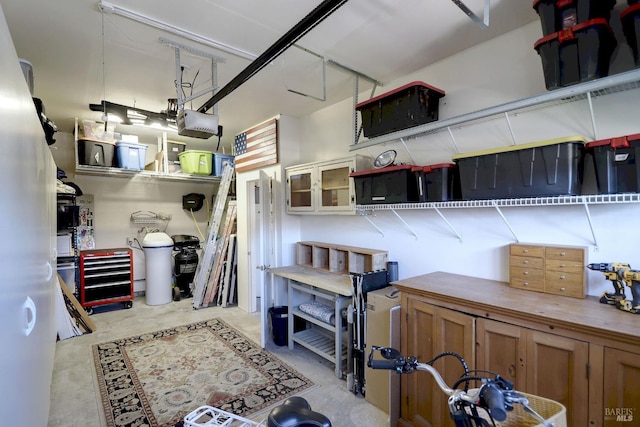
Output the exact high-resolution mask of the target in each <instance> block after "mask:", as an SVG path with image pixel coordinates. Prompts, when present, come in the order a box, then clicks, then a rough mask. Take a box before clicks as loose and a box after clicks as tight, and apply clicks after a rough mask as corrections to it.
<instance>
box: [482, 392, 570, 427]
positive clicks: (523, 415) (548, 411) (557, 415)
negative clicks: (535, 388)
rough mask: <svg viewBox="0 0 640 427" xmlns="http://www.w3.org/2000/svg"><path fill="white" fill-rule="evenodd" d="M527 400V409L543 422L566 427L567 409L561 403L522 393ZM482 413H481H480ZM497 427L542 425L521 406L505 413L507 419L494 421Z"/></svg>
mask: <svg viewBox="0 0 640 427" xmlns="http://www.w3.org/2000/svg"><path fill="white" fill-rule="evenodd" d="M522 395H523V396H525V397H526V398H527V399H529V407H530V408H531V409H533V410H534V411H536V412H537V413H538V414H540V416H542V417H544V419H545V420H547V421H550V422H552V423H553V425H554V427H567V409H566V408H565V407H564V405H562V404H561V403H558V402H556V401H555V400H551V399H546V398H544V397H540V396H535V395H533V394H527V393H522ZM480 412H482V411H480ZM496 426H498V427H542V426H543V425H542V424H541V423H540V422H539V421H538V420H537V419H536V418H534V417H533V416H532V415H531V414H529V413H528V412H526V411H525V410H524V408H523V407H522V405H514V407H513V411H511V412H507V419H506V420H505V421H502V422H498V421H496Z"/></svg>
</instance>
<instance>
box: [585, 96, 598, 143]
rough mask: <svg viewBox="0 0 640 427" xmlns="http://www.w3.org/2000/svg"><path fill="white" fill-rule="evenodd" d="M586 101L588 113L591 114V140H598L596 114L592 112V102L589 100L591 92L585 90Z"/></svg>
mask: <svg viewBox="0 0 640 427" xmlns="http://www.w3.org/2000/svg"><path fill="white" fill-rule="evenodd" d="M587 101H588V102H589V113H590V114H591V127H592V128H593V140H594V141H597V140H598V130H597V129H596V116H595V114H594V113H593V102H592V100H591V92H587Z"/></svg>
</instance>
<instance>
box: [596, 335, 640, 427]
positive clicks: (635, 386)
mask: <svg viewBox="0 0 640 427" xmlns="http://www.w3.org/2000/svg"><path fill="white" fill-rule="evenodd" d="M603 376H604V390H605V395H604V408H603V411H604V424H603V425H604V426H605V427H613V426H620V425H625V424H626V425H632V424H633V423H637V422H638V420H639V419H640V403H639V402H640V354H638V353H632V352H629V351H623V350H618V349H614V348H605V349H604V375H603Z"/></svg>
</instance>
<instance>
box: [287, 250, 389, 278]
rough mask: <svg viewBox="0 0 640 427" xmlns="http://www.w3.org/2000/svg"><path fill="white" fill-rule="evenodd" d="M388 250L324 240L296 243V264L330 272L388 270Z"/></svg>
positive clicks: (345, 272)
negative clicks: (344, 244) (343, 244)
mask: <svg viewBox="0 0 640 427" xmlns="http://www.w3.org/2000/svg"><path fill="white" fill-rule="evenodd" d="M387 261H388V252H387V251H383V250H379V249H367V248H357V247H354V246H342V245H333V244H330V243H322V242H298V243H296V264H297V265H301V266H305V267H311V268H314V269H317V270H320V271H327V272H330V273H338V274H348V273H368V272H371V271H378V270H386V269H387Z"/></svg>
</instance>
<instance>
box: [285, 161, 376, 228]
mask: <svg viewBox="0 0 640 427" xmlns="http://www.w3.org/2000/svg"><path fill="white" fill-rule="evenodd" d="M371 165H372V160H371V158H370V157H367V156H361V155H354V156H349V157H346V158H342V159H337V160H329V161H323V162H315V163H306V164H303V165H296V166H291V167H288V168H286V185H287V213H289V214H301V215H304V214H307V215H321V214H342V215H344V214H354V213H355V206H356V196H355V187H354V184H353V178H350V177H349V174H350V173H352V172H356V171H358V170H365V169H370V168H371V167H372V166H371Z"/></svg>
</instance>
